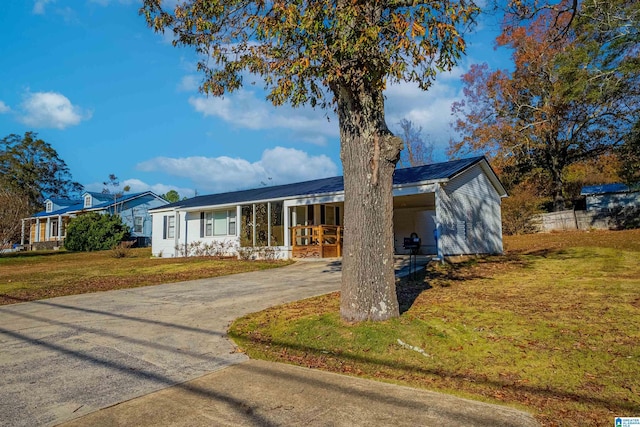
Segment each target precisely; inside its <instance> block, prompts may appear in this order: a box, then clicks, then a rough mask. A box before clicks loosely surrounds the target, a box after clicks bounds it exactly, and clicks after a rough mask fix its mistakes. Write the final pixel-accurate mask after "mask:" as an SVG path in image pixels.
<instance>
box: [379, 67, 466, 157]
mask: <svg viewBox="0 0 640 427" xmlns="http://www.w3.org/2000/svg"><path fill="white" fill-rule="evenodd" d="M466 71H467V70H466V69H465V67H456V68H454V69H453V70H452V71H451V72H449V73H441V74H440V75H438V78H437V79H436V81H435V83H434V84H433V85H432V86H431V87H430V88H429V90H427V91H426V92H425V91H423V90H421V89H420V88H418V85H417V84H414V83H398V84H393V85H390V86H389V87H388V89H387V90H386V91H385V96H386V97H387V99H386V107H385V109H386V120H387V125H388V126H389V128H390V129H391V130H392V131H396V132H397V131H398V122H399V121H400V120H402V119H407V120H409V121H411V122H412V123H413V124H414V126H415V127H416V128H418V127H422V131H423V137H424V138H425V141H426V142H432V143H434V146H435V147H434V148H435V150H434V155H435V156H436V157H444V154H445V152H446V149H447V148H448V144H449V139H450V137H451V136H452V135H453V130H452V129H451V126H450V123H451V121H452V120H453V117H452V116H451V106H452V104H453V103H454V102H456V101H459V100H461V99H462V89H461V83H460V77H461V76H462V74H464V73H465V72H466Z"/></svg>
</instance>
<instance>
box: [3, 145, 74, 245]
mask: <svg viewBox="0 0 640 427" xmlns="http://www.w3.org/2000/svg"><path fill="white" fill-rule="evenodd" d="M0 189H2V194H0V196H1V197H2V198H3V200H7V201H9V202H10V203H11V204H12V205H11V206H3V208H2V209H0V217H1V218H0V227H2V232H0V234H1V235H2V236H3V238H2V240H5V241H15V240H17V239H19V238H20V235H19V230H20V228H19V227H20V222H17V223H15V224H14V221H15V218H16V217H18V216H19V217H21V218H25V217H27V216H29V215H31V214H32V213H34V212H36V211H38V210H41V209H42V203H43V202H44V199H45V198H46V197H52V198H56V197H67V196H69V195H70V194H73V193H77V192H79V191H80V190H82V186H81V185H80V184H78V183H77V182H75V181H73V180H72V178H71V172H70V171H69V167H68V166H67V164H66V163H65V162H64V160H62V159H61V158H60V156H59V155H58V153H57V152H56V150H55V149H54V148H53V147H52V146H51V144H49V143H48V142H46V141H44V140H42V139H40V138H38V134H37V133H35V132H26V133H25V134H24V136H21V135H16V134H11V135H8V136H6V137H4V138H2V139H1V140H0ZM3 203H4V202H3V201H0V204H3ZM10 224H14V227H12V228H11V231H10V230H9V226H10ZM16 227H18V228H16ZM0 243H1V241H0Z"/></svg>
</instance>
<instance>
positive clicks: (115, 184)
mask: <svg viewBox="0 0 640 427" xmlns="http://www.w3.org/2000/svg"><path fill="white" fill-rule="evenodd" d="M102 184H103V185H104V188H103V189H102V194H111V195H112V196H113V213H114V214H117V213H118V199H119V198H121V197H122V196H123V195H124V193H126V192H127V191H129V190H131V187H129V186H128V185H125V186H124V187H122V188H120V181H118V177H117V176H115V175H114V174H109V180H108V181H105V182H103V183H102Z"/></svg>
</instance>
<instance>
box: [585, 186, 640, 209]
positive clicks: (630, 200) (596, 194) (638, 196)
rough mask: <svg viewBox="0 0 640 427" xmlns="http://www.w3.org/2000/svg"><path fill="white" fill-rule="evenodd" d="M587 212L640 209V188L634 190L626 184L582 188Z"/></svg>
mask: <svg viewBox="0 0 640 427" xmlns="http://www.w3.org/2000/svg"><path fill="white" fill-rule="evenodd" d="M580 195H581V196H584V197H585V199H586V207H587V211H597V212H603V211H607V212H609V211H615V210H617V209H623V208H638V207H640V187H638V188H635V189H632V188H630V187H628V186H626V185H625V184H621V183H616V184H603V185H591V186H588V187H582V191H581V192H580Z"/></svg>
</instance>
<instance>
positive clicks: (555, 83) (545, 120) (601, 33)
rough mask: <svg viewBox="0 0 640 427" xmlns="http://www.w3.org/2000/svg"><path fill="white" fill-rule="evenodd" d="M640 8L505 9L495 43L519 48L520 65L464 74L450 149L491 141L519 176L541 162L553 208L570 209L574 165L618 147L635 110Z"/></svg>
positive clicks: (621, 0) (566, 4) (487, 146)
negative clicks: (569, 176)
mask: <svg viewBox="0 0 640 427" xmlns="http://www.w3.org/2000/svg"><path fill="white" fill-rule="evenodd" d="M514 3H516V2H514ZM523 3H526V2H523ZM575 7H579V9H575V10H574V8H575ZM638 10H639V9H638V3H637V2H631V1H626V0H612V1H609V2H601V1H597V0H585V1H584V2H580V3H578V2H574V1H563V2H561V3H560V4H559V5H555V6H554V7H549V8H538V9H536V10H535V14H531V15H530V16H531V19H530V20H526V19H525V20H522V19H517V17H514V16H510V15H507V18H506V20H505V25H504V26H503V32H502V34H501V35H500V37H498V39H497V43H498V45H499V46H507V47H509V48H511V49H512V50H513V61H514V69H513V71H505V70H497V71H494V70H490V69H489V68H488V67H487V66H486V65H475V66H473V67H472V68H471V70H470V71H469V73H467V74H466V75H465V76H464V77H463V79H464V84H465V88H464V92H465V100H464V101H462V102H459V103H457V104H455V105H454V113H456V114H457V116H458V120H457V122H456V129H457V130H458V131H459V132H460V134H461V136H462V138H461V139H460V140H457V141H453V142H452V144H451V151H450V152H451V153H452V154H454V155H455V154H460V153H465V152H469V151H477V150H482V151H488V152H490V153H491V154H492V155H494V156H495V158H496V164H497V165H498V166H499V167H500V168H501V169H503V170H509V171H511V172H512V175H513V176H514V177H515V180H516V181H517V179H522V178H523V177H526V176H527V174H528V173H530V172H532V171H535V172H536V173H537V172H539V171H543V172H544V173H545V174H546V175H547V177H548V180H549V182H550V186H549V187H550V194H549V195H550V196H551V197H552V198H553V202H554V210H562V209H564V207H565V201H564V194H565V190H566V188H565V173H566V169H567V167H568V166H570V165H572V164H576V163H579V162H584V161H585V160H589V159H593V158H595V157H597V156H600V155H602V154H603V153H606V152H611V151H612V149H613V148H614V147H616V146H618V145H620V144H622V143H623V141H624V140H625V138H626V136H627V135H628V134H629V132H630V131H631V128H632V126H633V124H634V123H635V122H636V120H637V118H638V114H639V111H640V109H639V108H638V107H639V106H640V96H639V95H640V92H639V90H640V84H639V83H640V82H639V75H640V74H639V70H640V67H639V60H638V55H639V50H638V31H639V30H638V28H639V25H638V24H639V22H638V21H639V19H640V17H639V13H638ZM570 11H571V12H570ZM521 12H522V11H521ZM574 12H577V13H574ZM520 18H521V16H520Z"/></svg>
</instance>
